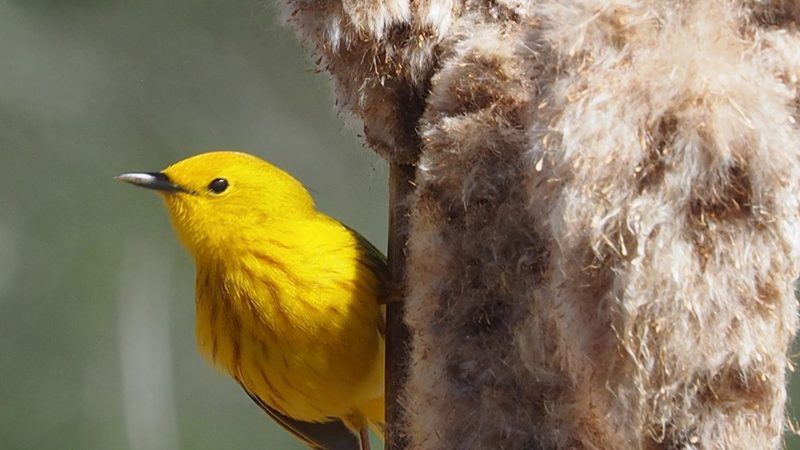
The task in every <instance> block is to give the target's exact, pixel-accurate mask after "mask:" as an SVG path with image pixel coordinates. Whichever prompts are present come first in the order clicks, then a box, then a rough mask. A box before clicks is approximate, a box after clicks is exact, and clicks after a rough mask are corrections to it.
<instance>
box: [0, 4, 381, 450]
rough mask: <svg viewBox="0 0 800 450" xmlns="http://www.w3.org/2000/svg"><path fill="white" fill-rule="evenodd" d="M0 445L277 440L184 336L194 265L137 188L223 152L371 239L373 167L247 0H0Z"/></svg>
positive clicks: (264, 12) (265, 12)
mask: <svg viewBox="0 0 800 450" xmlns="http://www.w3.org/2000/svg"><path fill="white" fill-rule="evenodd" d="M0 57H1V58H2V61H3V64H2V67H0V123H2V127H0V130H1V131H0V447H2V448H3V449H73V448H74V449H123V450H125V449H131V450H150V449H152V450H156V449H157V450H170V449H178V448H181V449H233V448H237V449H250V448H252V449H267V448H274V449H291V448H302V447H301V446H300V445H299V444H297V443H296V442H295V441H294V440H293V439H292V438H291V437H289V435H288V434H287V433H285V432H283V431H282V430H280V429H279V428H278V427H277V426H275V425H273V424H272V423H271V422H270V421H269V420H268V419H267V418H266V417H265V416H264V414H263V413H262V412H261V411H260V410H259V409H258V408H257V407H256V406H255V405H253V404H251V402H250V400H249V399H248V398H247V396H246V395H244V394H243V393H242V392H241V391H240V389H239V387H238V386H237V385H236V384H235V383H234V382H232V381H231V380H229V379H228V377H227V376H225V375H222V374H220V373H218V372H216V371H215V370H213V369H212V368H210V367H209V366H208V365H207V364H206V363H205V361H203V360H201V358H200V356H199V355H198V353H197V351H196V350H195V344H194V324H193V322H194V300H193V290H194V280H193V277H194V270H193V267H192V262H191V260H190V259H189V257H188V256H187V255H186V254H185V252H183V250H181V249H180V248H179V246H178V243H177V242H176V239H175V237H174V236H173V233H172V230H171V229H170V224H169V221H168V219H167V216H166V212H165V211H164V209H163V206H162V204H161V201H160V200H159V199H158V197H157V196H156V195H154V194H153V193H152V192H147V191H143V190H140V189H135V188H133V187H131V186H128V185H123V184H120V183H115V182H114V181H113V177H114V175H117V174H119V173H121V172H124V171H130V170H158V169H161V168H163V167H164V166H166V165H167V164H169V163H171V162H173V161H176V160H179V159H182V158H184V157H186V156H188V155H190V154H194V153H197V152H200V151H204V150H209V149H218V148H235V149H243V150H247V151H249V152H251V153H255V154H257V155H260V156H262V157H264V158H266V159H269V160H270V161H272V162H273V163H275V164H277V165H279V166H281V167H283V168H285V169H287V170H289V171H290V172H292V173H294V174H295V175H296V176H297V177H298V178H300V179H301V180H303V181H304V182H305V183H306V184H307V186H308V187H309V188H310V189H312V190H313V191H314V193H315V197H316V199H317V202H318V203H319V205H320V206H321V208H322V209H324V210H325V211H326V212H328V213H330V214H332V215H334V216H336V217H338V218H339V219H341V220H343V221H344V222H346V223H348V224H349V225H351V226H353V227H354V228H357V229H358V230H360V231H361V232H362V233H364V234H365V235H366V236H367V237H369V238H370V239H371V240H372V241H373V242H374V243H375V244H376V245H377V246H378V247H380V248H383V247H384V246H385V237H384V235H385V232H386V231H385V230H386V215H387V213H386V202H385V199H386V188H385V185H386V169H385V166H384V164H383V163H382V162H380V161H379V160H378V159H377V157H375V156H374V155H373V154H372V152H370V151H367V150H364V149H363V148H362V147H361V144H360V143H359V140H358V139H357V137H356V133H355V132H354V131H353V130H352V129H349V128H346V127H345V126H343V125H342V120H341V119H340V118H338V117H336V114H335V112H334V111H333V107H332V101H331V94H330V90H329V88H328V85H327V80H326V79H325V77H324V76H322V75H318V74H315V73H314V70H313V64H312V63H311V62H310V61H308V60H307V58H306V57H305V56H304V52H303V51H302V49H301V48H300V47H299V45H298V44H297V43H296V40H295V39H294V36H292V34H291V32H290V31H289V30H288V29H286V28H284V27H282V26H281V25H280V23H279V20H278V18H277V17H276V11H275V10H274V8H273V7H272V6H271V5H270V4H269V3H268V2H266V1H198V0H192V1H189V0H186V1H170V2H164V1H158V0H137V1H125V2H116V1H99V0H98V1H90V0H83V1H74V0H73V1H58V0H49V1H42V0H19V1H0Z"/></svg>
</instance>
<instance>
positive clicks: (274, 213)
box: [117, 151, 314, 254]
mask: <svg viewBox="0 0 800 450" xmlns="http://www.w3.org/2000/svg"><path fill="white" fill-rule="evenodd" d="M117 179H118V180H120V181H125V182H128V183H131V184H134V185H136V186H141V187H144V188H148V189H153V190H155V191H157V192H158V193H160V194H161V195H162V197H163V198H164V200H165V201H166V203H167V208H168V209H169V214H170V218H171V219H172V223H173V225H174V227H175V230H176V231H177V233H178V235H179V237H180V238H181V241H182V242H183V244H184V245H185V246H186V247H187V248H188V249H189V251H190V252H192V253H193V254H198V253H203V252H207V251H216V250H223V251H224V249H225V248H226V247H230V246H231V245H234V244H236V243H242V244H243V245H246V241H247V240H248V238H250V237H253V236H255V235H257V233H260V232H264V231H265V230H268V229H269V226H270V223H271V222H272V223H274V221H275V220H292V219H302V218H303V217H306V216H309V215H311V214H313V213H314V202H313V200H312V199H311V196H310V195H309V193H308V191H307V190H306V189H305V188H304V187H303V185H302V184H301V183H300V182H299V181H297V180H296V179H294V178H293V177H292V176H291V175H289V174H288V173H286V172H284V171H283V170H281V169H278V168H277V167H275V166H273V165H272V164H269V163H268V162H266V161H264V160H262V159H259V158H257V157H255V156H252V155H248V154H245V153H238V152H230V151H217V152H210V153H203V154H200V155H197V156H193V157H191V158H187V159H184V160H183V161H179V162H177V163H175V164H173V165H171V166H169V167H167V168H166V169H164V170H162V171H161V172H131V173H124V174H122V175H120V176H118V177H117Z"/></svg>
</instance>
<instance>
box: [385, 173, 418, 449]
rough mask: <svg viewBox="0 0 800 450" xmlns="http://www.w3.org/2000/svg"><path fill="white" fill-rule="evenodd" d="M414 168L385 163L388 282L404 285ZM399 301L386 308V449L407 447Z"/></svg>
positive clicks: (404, 331)
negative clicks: (387, 182) (404, 432)
mask: <svg viewBox="0 0 800 450" xmlns="http://www.w3.org/2000/svg"><path fill="white" fill-rule="evenodd" d="M413 181H414V166H412V165H405V164H397V163H389V251H388V258H389V283H390V286H392V287H394V288H395V289H397V288H400V291H401V292H403V291H405V289H402V287H403V286H405V274H406V251H405V250H406V242H407V240H408V219H409V209H408V202H409V197H410V194H411V192H412V190H413V188H414V185H413ZM403 308H404V306H403V302H402V301H395V302H392V303H390V304H387V305H386V384H385V389H386V447H385V448H386V450H401V449H405V448H406V447H407V446H408V442H407V440H406V438H405V436H404V435H403V433H402V424H403V412H404V411H403V407H402V405H401V404H400V394H401V392H402V389H403V386H404V385H405V380H406V376H407V373H408V345H409V334H408V328H407V327H406V326H405V322H404V320H403Z"/></svg>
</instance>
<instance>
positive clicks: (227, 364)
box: [118, 151, 386, 450]
mask: <svg viewBox="0 0 800 450" xmlns="http://www.w3.org/2000/svg"><path fill="white" fill-rule="evenodd" d="M118 179H119V180H121V181H125V182H128V183H131V184H134V185H137V186H141V187H145V188H149V189H155V190H156V191H158V192H159V193H160V194H161V195H162V196H163V198H164V200H165V201H166V204H167V208H168V210H169V215H170V217H171V219H172V223H173V226H174V228H175V230H176V232H177V233H178V236H179V237H180V240H181V241H182V242H183V244H184V246H185V247H186V248H187V249H188V250H189V252H190V253H191V255H192V257H193V258H194V261H195V266H196V271H197V279H196V285H195V290H196V293H195V296H196V298H195V306H196V309H197V321H196V334H197V342H198V346H199V348H200V350H201V352H202V353H203V354H204V355H205V356H206V357H207V358H208V359H209V360H211V361H212V362H213V363H214V364H215V365H216V366H218V367H220V368H221V369H223V370H224V371H226V372H227V373H228V374H230V376H231V377H233V378H234V379H235V380H236V381H238V382H239V384H241V386H242V387H243V388H244V390H245V391H246V392H247V394H248V395H249V396H250V397H252V399H253V400H254V401H255V402H256V403H257V404H258V405H259V406H261V408H263V409H264V410H265V411H266V412H267V413H268V414H269V415H270V416H271V417H272V418H273V419H275V420H276V421H277V422H278V423H279V424H280V425H282V426H283V427H284V428H286V429H287V430H289V431H290V432H292V433H293V434H294V435H295V436H297V437H298V438H300V439H302V440H303V441H304V442H305V443H306V444H308V445H309V446H311V447H312V448H319V449H331V450H333V449H336V450H339V449H341V450H345V449H347V450H350V449H354V448H361V449H368V448H369V440H368V433H367V428H368V426H372V427H373V428H374V429H375V430H376V431H378V432H379V434H380V430H381V429H382V428H383V423H384V407H383V376H384V374H383V360H384V339H383V330H384V323H383V320H384V318H383V312H382V308H381V306H380V304H379V297H380V296H381V295H382V292H383V289H384V282H385V277H386V261H385V258H384V257H383V255H382V254H381V253H380V252H379V251H378V250H376V249H375V248H374V247H373V246H372V245H370V244H369V243H368V242H367V241H366V240H365V239H364V238H362V237H361V236H359V235H358V234H357V233H356V232H355V231H353V230H351V229H349V228H347V227H346V226H344V225H342V224H341V223H339V222H338V221H336V220H334V219H332V218H330V217H328V216H326V215H325V214H323V213H321V212H318V211H317V210H316V209H315V206H314V201H313V200H312V198H311V196H310V195H309V193H308V191H306V189H305V188H304V187H303V185H302V184H300V182H298V181H297V180H295V179H294V178H293V177H292V176H291V175H289V174H288V173H286V172H284V171H282V170H280V169H278V168H277V167H275V166H273V165H271V164H269V163H267V162H266V161H263V160H261V159H259V158H256V157H254V156H251V155H247V154H244V153H237V152H228V151H220V152H211V153H205V154H201V155H198V156H194V157H192V158H188V159H185V160H183V161H180V162H178V163H176V164H174V165H171V166H169V167H167V168H166V169H164V170H163V171H161V172H147V173H126V174H122V175H120V176H119V177H118Z"/></svg>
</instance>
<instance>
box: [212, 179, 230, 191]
mask: <svg viewBox="0 0 800 450" xmlns="http://www.w3.org/2000/svg"><path fill="white" fill-rule="evenodd" d="M225 189H228V180H226V179H225V178H214V180H213V181H212V182H211V183H209V184H208V190H209V191H211V192H213V193H215V194H221V193H222V192H223V191H225Z"/></svg>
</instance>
